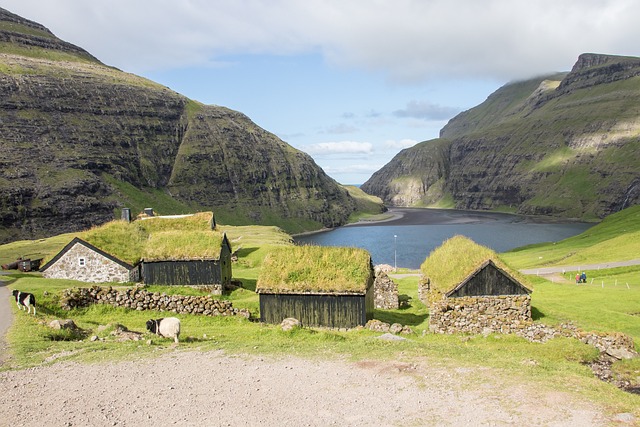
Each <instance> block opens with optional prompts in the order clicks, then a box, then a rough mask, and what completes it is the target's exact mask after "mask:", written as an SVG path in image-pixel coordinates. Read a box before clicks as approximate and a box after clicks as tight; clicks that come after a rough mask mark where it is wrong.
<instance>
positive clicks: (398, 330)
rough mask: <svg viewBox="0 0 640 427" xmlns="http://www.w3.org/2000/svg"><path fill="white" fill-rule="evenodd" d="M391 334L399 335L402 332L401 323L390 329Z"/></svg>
mask: <svg viewBox="0 0 640 427" xmlns="http://www.w3.org/2000/svg"><path fill="white" fill-rule="evenodd" d="M389 332H391V333H392V334H399V333H400V332H402V325H401V324H400V323H394V324H393V325H391V326H390V327H389Z"/></svg>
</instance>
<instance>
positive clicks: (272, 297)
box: [260, 286, 374, 328]
mask: <svg viewBox="0 0 640 427" xmlns="http://www.w3.org/2000/svg"><path fill="white" fill-rule="evenodd" d="M373 305H374V294H373V286H370V287H369V289H368V290H367V293H366V294H356V295H353V294H351V295H344V294H342V295H334V294H271V293H261V294H260V321H261V322H265V323H273V324H279V323H281V322H282V321H283V320H284V319H286V318H288V317H293V318H296V319H298V320H299V321H300V323H301V324H302V325H303V326H320V327H329V328H354V327H356V326H364V325H365V324H366V323H367V320H371V319H372V318H373Z"/></svg>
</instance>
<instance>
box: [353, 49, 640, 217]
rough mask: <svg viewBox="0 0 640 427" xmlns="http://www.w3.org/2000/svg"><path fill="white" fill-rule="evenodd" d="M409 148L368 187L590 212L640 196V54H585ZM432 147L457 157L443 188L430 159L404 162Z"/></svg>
mask: <svg viewBox="0 0 640 427" xmlns="http://www.w3.org/2000/svg"><path fill="white" fill-rule="evenodd" d="M443 141H446V143H445V142H443ZM443 145H447V146H448V150H436V149H435V147H436V146H443ZM405 151H406V152H402V153H400V154H399V155H398V156H396V158H395V159H393V160H392V161H391V162H390V163H389V164H388V165H386V166H385V167H384V168H383V169H382V170H381V171H379V172H377V173H376V174H375V175H374V176H372V178H371V179H370V180H369V181H367V182H366V183H365V184H364V185H363V186H362V188H363V189H364V190H365V191H367V192H369V193H371V194H374V195H377V196H380V197H382V198H383V200H384V201H385V202H387V203H389V204H393V205H405V206H407V205H408V206H418V205H420V206H424V205H427V206H433V205H437V204H438V203H439V204H441V205H442V204H445V205H449V206H452V207H456V208H460V209H478V210H488V209H489V210H490V209H497V210H507V211H513V212H518V213H523V214H537V215H553V216H561V217H574V218H583V219H591V218H602V217H604V216H606V215H608V214H610V213H612V212H616V211H618V210H620V209H623V208H624V207H627V206H630V205H633V204H638V203H639V202H640V156H638V154H637V153H638V152H640V59H639V58H632V57H617V56H612V55H597V54H584V55H581V56H580V58H579V59H578V62H577V63H576V65H575V66H574V67H573V69H572V71H571V72H569V73H564V74H555V75H549V76H545V77H540V78H536V79H531V80H528V81H524V82H516V83H510V84H507V85H505V86H504V87H502V88H500V89H498V90H497V91H496V92H495V93H493V94H492V95H490V96H489V97H488V98H487V100H486V101H485V102H484V103H482V104H480V105H479V106H477V107H474V108H472V109H471V110H468V111H466V112H463V113H461V114H459V115H458V116H456V117H455V118H453V119H452V120H451V121H450V122H449V123H448V124H447V125H446V126H445V127H444V128H443V129H442V131H441V139H439V140H434V141H427V142H424V143H421V144H418V145H417V146H415V147H412V148H410V149H408V150H405ZM425 152H430V153H434V154H433V157H432V159H433V160H432V163H434V164H447V165H448V168H446V169H443V171H445V173H442V175H441V176H440V177H439V178H440V180H441V181H439V182H438V183H437V184H436V185H437V187H436V188H435V189H433V185H434V184H433V182H434V181H433V179H425V178H424V177H425V173H426V170H427V169H425V167H424V165H420V164H416V165H415V167H413V166H411V165H410V164H407V162H405V161H404V160H403V159H404V158H406V159H411V158H421V157H423V156H424V155H425ZM436 153H439V154H440V155H441V156H443V157H442V158H440V157H438V156H437V154H436ZM399 164H402V165H403V166H402V168H400V167H399V166H398V165H399ZM402 182H412V183H413V184H412V186H411V190H409V189H408V188H407V187H406V186H402V185H400V184H398V183H402ZM408 193H409V194H408ZM434 193H436V194H441V198H440V199H439V200H437V201H434V200H433V194H434ZM400 195H401V197H399V196H400Z"/></svg>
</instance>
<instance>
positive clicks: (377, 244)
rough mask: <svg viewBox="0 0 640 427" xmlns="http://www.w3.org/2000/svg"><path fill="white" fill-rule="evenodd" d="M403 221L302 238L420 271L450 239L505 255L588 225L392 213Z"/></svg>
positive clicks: (493, 215) (479, 215) (404, 211)
mask: <svg viewBox="0 0 640 427" xmlns="http://www.w3.org/2000/svg"><path fill="white" fill-rule="evenodd" d="M391 212H393V213H397V214H401V215H403V217H402V218H400V219H397V220H392V221H388V222H378V223H375V224H372V225H362V224H357V225H355V224H354V225H349V226H345V227H340V228H337V229H335V230H331V231H326V232H322V233H316V234H310V235H306V236H298V237H296V239H295V240H296V242H298V243H301V244H304V243H308V244H316V245H321V246H355V247H359V248H363V249H366V250H368V251H369V253H370V254H371V257H372V258H373V263H374V264H390V265H397V266H398V267H407V268H412V269H417V268H419V267H420V264H422V262H423V261H424V260H425V258H426V257H427V256H428V255H429V253H430V252H431V251H432V250H433V249H435V248H437V247H438V246H440V245H441V244H442V242H444V241H445V240H446V239H448V238H450V237H453V236H455V235H457V234H461V235H464V236H467V237H469V238H470V239H472V240H473V241H475V242H477V243H480V244H482V245H485V246H488V247H490V248H491V249H493V250H495V251H496V252H504V251H507V250H509V249H513V248H517V247H519V246H524V245H528V244H531V243H540V242H554V241H558V240H562V239H565V238H567V237H571V236H574V235H576V234H580V233H582V232H583V231H584V230H586V229H588V228H589V227H591V226H593V224H586V223H575V222H573V223H569V222H568V223H552V222H536V220H535V219H532V218H528V217H522V216H518V215H509V214H497V213H485V212H466V211H454V210H442V209H392V210H391Z"/></svg>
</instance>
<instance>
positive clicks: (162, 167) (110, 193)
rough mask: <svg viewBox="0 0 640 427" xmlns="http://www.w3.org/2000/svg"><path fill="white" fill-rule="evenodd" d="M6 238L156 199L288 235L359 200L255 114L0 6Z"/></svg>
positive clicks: (59, 229)
mask: <svg viewBox="0 0 640 427" xmlns="http://www.w3.org/2000/svg"><path fill="white" fill-rule="evenodd" d="M0 94H1V96H0V143H1V146H2V150H0V242H6V241H10V240H15V239H27V238H36V237H42V236H49V235H55V234H59V233H64V232H70V231H77V230H81V229H84V228H88V227H90V226H92V225H96V224H101V223H104V222H106V221H109V220H111V219H113V218H114V216H115V217H119V210H120V208H121V207H125V206H126V207H129V208H131V209H132V210H133V212H134V213H136V212H137V211H139V210H141V209H142V208H144V207H153V208H155V209H156V211H159V212H160V213H165V214H170V213H183V212H193V211H195V210H213V211H214V212H215V213H216V218H217V219H218V221H220V222H223V223H227V224H247V223H257V224H271V225H278V226H281V227H283V228H284V229H286V230H287V231H289V232H300V231H305V230H313V229H318V228H321V227H332V226H336V225H340V224H343V223H345V222H346V221H347V219H348V217H349V216H350V215H351V214H352V213H353V211H354V210H355V209H356V207H355V201H354V200H353V198H352V197H350V196H349V194H348V192H347V191H346V190H345V189H344V188H342V187H341V186H340V185H339V184H338V183H336V182H335V181H334V180H333V179H331V178H330V177H328V176H327V175H326V174H325V173H324V172H323V171H322V169H321V168H320V167H318V166H317V165H316V164H315V163H314V162H313V160H312V159H311V158H310V157H309V156H308V155H306V154H305V153H302V152H300V151H298V150H296V149H294V148H292V147H291V146H289V145H287V144H286V143H285V142H283V141H281V140H280V139H278V138H277V137H276V136H275V135H273V134H271V133H269V132H267V131H265V130H264V129H261V128H259V127H258V126H256V125H255V124H254V123H253V122H252V121H251V120H250V119H249V118H248V117H246V116H245V115H243V114H241V113H238V112H236V111H232V110H229V109H227V108H223V107H218V106H207V105H201V104H199V103H197V102H194V101H192V100H189V99H188V98H186V97H184V96H182V95H180V94H178V93H175V92H173V91H171V90H169V89H167V88H166V87H163V86H161V85H159V84H156V83H154V82H152V81H149V80H146V79H143V78H141V77H138V76H135V75H132V74H128V73H124V72H122V71H119V70H117V69H115V68H112V67H107V66H105V65H103V64H102V63H100V61H98V60H97V59H96V58H94V57H93V56H91V55H90V54H89V53H88V52H86V51H84V50H83V49H81V48H79V47H77V46H74V45H71V44H69V43H66V42H64V41H61V40H59V39H58V38H56V37H55V36H54V35H53V34H51V32H49V31H48V30H47V29H46V28H44V27H43V26H41V25H39V24H37V23H34V22H31V21H28V20H26V19H23V18H21V17H19V16H17V15H14V14H11V13H10V12H8V11H6V10H4V9H0Z"/></svg>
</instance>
